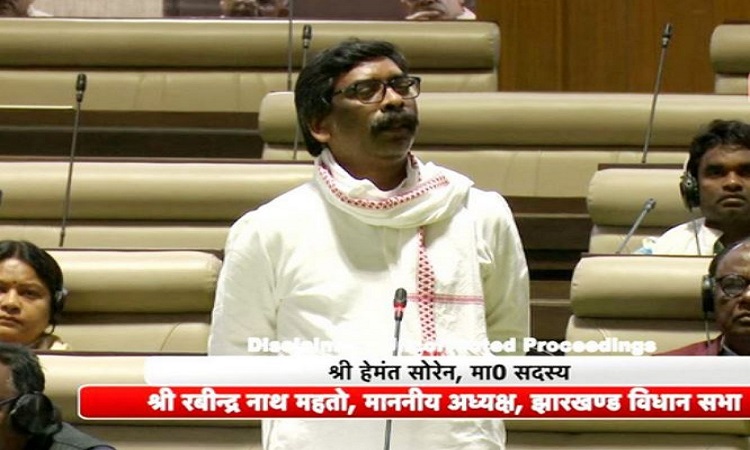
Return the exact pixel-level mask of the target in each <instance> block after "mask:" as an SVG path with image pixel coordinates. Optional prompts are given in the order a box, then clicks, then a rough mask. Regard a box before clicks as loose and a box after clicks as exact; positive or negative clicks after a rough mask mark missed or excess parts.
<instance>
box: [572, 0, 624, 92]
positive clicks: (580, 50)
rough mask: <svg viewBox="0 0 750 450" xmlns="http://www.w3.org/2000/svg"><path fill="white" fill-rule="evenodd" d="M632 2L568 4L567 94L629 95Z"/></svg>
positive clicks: (589, 0) (605, 0) (606, 0)
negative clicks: (578, 92) (629, 33)
mask: <svg viewBox="0 0 750 450" xmlns="http://www.w3.org/2000/svg"><path fill="white" fill-rule="evenodd" d="M627 5H628V2H623V1H622V0H567V1H566V2H565V11H564V14H565V18H564V23H565V31H564V36H565V49H566V55H565V56H566V58H565V68H564V75H563V76H564V78H565V90H566V91H580V92H604V91H615V92H622V91H625V90H626V88H627V84H628V56H627V55H628V48H629V46H630V43H629V41H628V35H627V27H626V21H625V20H623V17H625V16H626V13H627V10H628V7H627Z"/></svg>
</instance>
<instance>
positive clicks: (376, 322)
mask: <svg viewBox="0 0 750 450" xmlns="http://www.w3.org/2000/svg"><path fill="white" fill-rule="evenodd" d="M420 169H423V171H425V172H426V171H430V170H431V171H435V172H438V173H445V174H447V175H448V179H450V180H451V181H452V182H454V181H457V182H458V184H460V183H461V182H462V181H461V180H466V179H465V178H464V177H462V176H461V175H458V174H455V173H453V172H450V171H447V170H445V169H442V168H436V167H434V166H430V167H428V168H426V169H425V167H424V166H421V165H420ZM332 173H333V174H334V175H335V176H336V177H338V178H339V179H341V177H346V176H347V174H344V175H342V174H341V173H340V170H339V169H338V168H336V167H334V168H333V170H332ZM410 176H411V177H412V178H415V179H419V177H414V176H413V174H411V175H410ZM459 177H460V178H459ZM343 181H344V182H343V183H342V184H341V185H339V186H344V187H343V189H345V190H346V193H347V194H353V193H358V195H360V196H363V197H367V192H372V189H373V186H371V183H369V181H367V180H364V181H363V180H354V179H352V178H351V177H349V179H346V180H343ZM367 184H369V185H370V186H368V185H367ZM454 184H455V183H454ZM412 189H414V186H410V185H409V183H407V185H405V186H403V187H402V192H401V193H407V194H408V193H409V192H412V191H410V190H412ZM380 194H381V196H382V194H384V193H380ZM330 195H331V194H330V193H329V192H326V191H325V187H323V186H322V185H321V182H320V180H319V179H316V181H313V182H310V183H307V184H305V185H303V186H301V187H299V188H296V189H294V190H292V191H290V192H288V193H286V194H284V195H282V196H280V197H278V198H276V199H275V200H273V201H272V202H270V203H268V204H266V205H264V206H262V207H260V208H258V209H257V210H256V211H252V212H249V213H247V214H246V215H245V216H243V217H242V218H241V219H240V220H239V221H237V222H236V223H235V224H234V225H233V227H232V230H231V231H230V234H229V238H228V240H227V247H226V252H225V258H224V266H223V267H222V271H221V275H220V277H219V282H218V286H217V292H216V302H215V306H214V312H213V318H212V329H211V335H210V339H209V353H210V354H212V355H220V354H221V355H226V354H231V355H243V354H248V353H247V339H248V338H250V337H254V338H269V339H272V340H277V341H284V340H289V341H291V340H294V339H295V338H296V339H302V340H308V341H312V340H314V339H316V338H317V339H319V340H321V341H328V342H334V343H344V344H347V345H351V346H353V347H354V348H355V351H358V352H360V353H361V354H364V355H368V356H371V357H377V356H381V355H382V356H388V355H390V354H391V352H392V351H393V330H394V323H393V306H392V302H393V294H394V291H395V289H396V288H398V287H403V288H405V289H406V290H407V291H408V292H409V293H410V295H411V294H412V293H413V292H415V291H416V289H417V288H416V277H415V273H416V270H417V259H418V258H417V253H418V239H416V238H415V236H416V229H415V227H413V226H411V224H410V223H407V222H408V220H410V219H411V218H413V217H416V216H414V214H416V212H415V211H413V210H414V209H415V208H412V207H411V205H410V204H409V203H406V204H404V205H401V206H400V208H403V210H401V211H400V212H399V213H398V214H397V216H396V217H393V218H391V219H393V221H390V222H389V221H388V220H386V219H383V218H382V217H379V216H377V214H376V213H377V211H369V212H368V214H369V213H372V214H373V216H362V215H356V213H353V212H351V211H350V210H349V209H347V208H349V206H346V205H343V206H342V205H338V204H334V201H333V200H331V198H330ZM388 195H390V196H393V195H395V193H388ZM426 195H428V196H429V195H433V194H431V193H430V194H426ZM435 195H437V194H435ZM461 198H463V199H464V200H463V201H461V202H460V203H458V204H457V205H456V210H455V212H454V213H452V215H451V216H450V218H448V219H445V220H438V221H436V222H434V223H431V224H429V225H427V226H426V230H427V237H426V240H427V241H428V242H429V243H430V244H429V247H428V254H429V257H430V260H431V261H432V263H433V266H434V269H435V272H436V278H437V280H438V281H437V286H438V287H437V288H436V289H437V290H439V292H438V294H439V295H437V297H436V300H435V304H434V307H435V327H436V329H437V334H438V336H440V338H441V339H446V340H451V339H462V340H465V341H486V340H489V341H492V340H506V339H509V338H512V337H514V338H516V339H518V340H520V339H522V338H523V337H525V336H528V333H529V312H528V308H529V306H528V302H529V292H528V289H529V288H528V270H527V267H526V261H525V258H524V254H523V249H522V247H521V242H520V239H519V237H518V232H517V230H516V227H515V223H514V221H513V216H512V213H511V211H510V209H509V208H508V205H507V203H506V202H505V200H504V199H503V198H502V197H501V196H500V195H498V194H496V193H488V192H483V191H479V190H477V189H474V188H468V186H467V190H466V191H465V194H464V196H463V197H461ZM444 203H445V202H441V204H440V205H439V206H437V207H432V206H430V208H429V209H440V208H442V207H443V204H444ZM417 212H418V211H417ZM380 220H383V221H384V222H383V224H381V225H373V224H371V223H367V222H368V221H369V222H372V221H380ZM429 220H434V218H433V219H429ZM457 231H459V233H457ZM467 262H470V263H469V264H467ZM473 280H476V281H477V283H478V284H479V286H476V287H475V286H473V285H472V283H473ZM476 289H478V291H479V292H474V290H476ZM446 292H447V293H446ZM476 294H478V295H476ZM419 309H420V308H419V305H418V304H417V303H416V302H414V303H411V300H410V304H407V307H406V310H405V313H404V319H403V322H402V342H408V341H412V342H419V341H420V336H421V334H420V333H421V330H422V328H421V322H420V314H419ZM454 353H455V354H459V352H454ZM483 353H484V354H487V353H486V352H483ZM463 354H468V353H463ZM383 430H384V421H383V420H360V419H358V420H353V421H342V420H296V419H284V420H273V421H264V422H263V437H264V448H265V449H267V450H297V449H302V448H304V449H305V450H318V449H320V450H350V449H357V450H367V449H373V450H376V449H380V448H382V447H383ZM504 442H505V430H504V427H503V425H502V421H500V420H474V419H457V420H399V421H394V424H393V440H392V449H393V450H407V449H408V450H422V449H424V450H440V449H451V450H459V449H462V450H489V449H503V448H504Z"/></svg>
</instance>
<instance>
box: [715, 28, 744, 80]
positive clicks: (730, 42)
mask: <svg viewBox="0 0 750 450" xmlns="http://www.w3.org/2000/svg"><path fill="white" fill-rule="evenodd" d="M710 54H711V65H712V66H713V69H714V73H715V81H714V92H716V93H717V94H744V95H747V94H748V74H750V24H748V23H745V24H723V25H719V26H717V27H716V28H715V29H714V32H713V34H711V47H710Z"/></svg>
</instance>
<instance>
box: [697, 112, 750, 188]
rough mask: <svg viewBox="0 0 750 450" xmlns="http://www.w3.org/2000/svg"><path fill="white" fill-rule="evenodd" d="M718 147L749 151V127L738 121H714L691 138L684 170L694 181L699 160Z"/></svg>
mask: <svg viewBox="0 0 750 450" xmlns="http://www.w3.org/2000/svg"><path fill="white" fill-rule="evenodd" d="M718 146H728V147H740V148H746V149H750V125H748V124H747V123H745V122H741V121H739V120H721V119H716V120H714V121H712V122H711V123H710V124H708V126H707V127H705V128H704V129H703V130H702V131H701V132H700V133H699V134H698V135H697V136H695V138H693V141H692V142H691V143H690V157H689V158H688V162H687V167H686V170H687V172H688V173H690V174H691V175H692V176H693V177H695V179H696V180H697V179H698V167H699V166H700V163H701V158H703V155H705V154H706V152H708V151H709V150H711V149H712V148H716V147H718Z"/></svg>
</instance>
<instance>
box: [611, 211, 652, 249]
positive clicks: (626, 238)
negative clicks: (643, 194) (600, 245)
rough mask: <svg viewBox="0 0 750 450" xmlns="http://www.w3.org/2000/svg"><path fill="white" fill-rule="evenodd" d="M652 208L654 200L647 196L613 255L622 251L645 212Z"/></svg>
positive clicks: (639, 224)
mask: <svg viewBox="0 0 750 450" xmlns="http://www.w3.org/2000/svg"><path fill="white" fill-rule="evenodd" d="M654 208H656V200H654V199H653V198H649V199H648V200H646V202H645V203H644V204H643V208H641V213H640V214H639V215H638V218H637V219H635V222H634V223H633V226H632V227H630V230H628V234H626V235H625V239H623V241H622V244H620V247H619V248H618V249H617V251H616V252H615V255H619V254H620V253H622V250H623V249H624V248H625V246H626V245H627V244H628V241H630V239H631V238H632V237H633V234H634V233H635V230H637V229H638V227H639V226H641V222H643V219H645V218H646V214H648V213H650V212H651V211H652V210H653V209H654Z"/></svg>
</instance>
